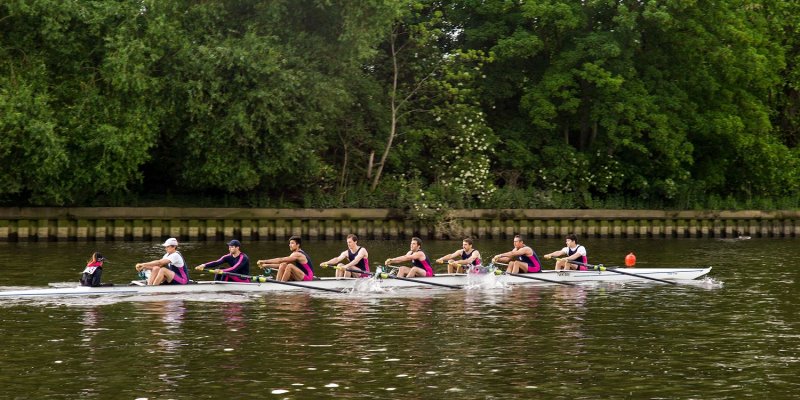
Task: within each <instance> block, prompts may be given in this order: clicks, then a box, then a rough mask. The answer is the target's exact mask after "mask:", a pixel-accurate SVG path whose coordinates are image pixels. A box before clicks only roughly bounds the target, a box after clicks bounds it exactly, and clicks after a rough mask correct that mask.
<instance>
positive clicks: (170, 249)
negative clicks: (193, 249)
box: [136, 238, 189, 285]
mask: <svg viewBox="0 0 800 400" xmlns="http://www.w3.org/2000/svg"><path fill="white" fill-rule="evenodd" d="M161 246H163V247H164V249H165V250H166V251H167V253H166V254H164V256H163V257H161V258H160V259H158V260H153V261H148V262H145V263H139V264H136V270H137V271H139V272H141V271H150V276H149V277H148V278H147V284H148V285H161V284H166V285H185V284H187V283H189V270H188V269H187V268H186V261H185V260H184V259H183V255H181V253H180V252H179V251H178V239H175V238H169V239H167V240H166V241H165V242H164V244H162V245H161Z"/></svg>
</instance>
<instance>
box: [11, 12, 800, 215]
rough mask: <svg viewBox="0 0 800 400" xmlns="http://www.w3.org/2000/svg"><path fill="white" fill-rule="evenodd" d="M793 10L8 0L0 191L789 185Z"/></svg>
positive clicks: (364, 191) (589, 192) (119, 194)
mask: <svg viewBox="0 0 800 400" xmlns="http://www.w3.org/2000/svg"><path fill="white" fill-rule="evenodd" d="M799 15H800V5H798V3H797V2H795V1H789V0H764V1H755V0H753V1H749V0H737V1H730V2H711V1H704V0H689V1H687V0H658V1H648V0H638V1H626V0H615V1H608V0H605V1H583V2H576V1H570V0H542V1H509V0H451V1H431V0H394V1H392V0H364V1H360V2H349V1H337V0H277V1H269V2H264V1H255V0H239V1H221V0H211V1H204V2H194V1H186V0H162V1H151V0H140V1H111V0H106V1H88V0H87V1H78V2H64V1H60V0H7V1H4V2H3V3H2V4H0V163H2V165H3V167H2V169H1V170H0V204H3V205H6V206H8V205H145V204H150V203H151V201H154V202H155V203H160V204H171V203H173V202H176V201H177V202H178V203H180V204H181V205H198V206H199V205H202V206H209V205H227V206H262V207H263V206H306V207H408V208H412V209H414V210H416V211H418V212H419V213H420V214H421V215H424V214H425V213H436V212H438V211H439V210H441V209H446V208H450V207H615V208H618V207H663V208H693V207H708V208H742V207H756V208H781V207H783V208H786V207H797V206H798V196H799V194H800V150H798V144H800V17H799ZM176 199H177V200H176Z"/></svg>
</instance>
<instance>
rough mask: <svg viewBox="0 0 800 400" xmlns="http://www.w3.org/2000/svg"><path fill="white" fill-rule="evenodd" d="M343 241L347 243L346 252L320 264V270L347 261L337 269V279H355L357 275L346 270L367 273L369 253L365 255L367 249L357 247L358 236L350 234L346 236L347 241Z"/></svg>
mask: <svg viewBox="0 0 800 400" xmlns="http://www.w3.org/2000/svg"><path fill="white" fill-rule="evenodd" d="M345 240H346V241H347V250H345V251H343V252H342V254H339V256H338V257H334V258H331V259H330V260H328V261H325V262H324V263H321V264H320V266H321V267H322V268H326V267H327V266H328V265H330V264H336V263H339V262H344V260H347V261H348V262H347V264H345V265H342V266H341V267H337V269H336V277H337V278H355V277H356V274H358V273H357V272H351V271H348V270H347V269H348V268H355V269H360V270H362V271H366V272H369V253H367V249H365V248H363V247H361V246H359V245H358V236H356V235H355V234H352V233H351V234H349V235H347V239H345ZM363 275H364V274H358V276H363Z"/></svg>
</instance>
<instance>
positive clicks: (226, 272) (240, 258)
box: [194, 239, 250, 282]
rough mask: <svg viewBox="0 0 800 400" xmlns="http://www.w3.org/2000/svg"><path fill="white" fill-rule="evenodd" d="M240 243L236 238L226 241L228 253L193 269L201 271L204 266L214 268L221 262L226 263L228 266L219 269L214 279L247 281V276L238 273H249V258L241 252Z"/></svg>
mask: <svg viewBox="0 0 800 400" xmlns="http://www.w3.org/2000/svg"><path fill="white" fill-rule="evenodd" d="M241 247H242V243H241V242H239V241H238V240H236V239H233V240H231V241H230V242H228V254H226V255H224V256H222V257H220V258H219V259H218V260H215V261H209V262H207V263H203V264H200V265H198V266H196V267H194V269H196V270H198V271H202V270H204V269H206V268H214V267H217V266H219V265H222V264H228V268H225V269H221V270H219V271H218V272H217V275H216V276H215V277H214V278H215V279H216V280H221V281H233V282H248V280H247V278H244V277H242V276H240V275H250V258H249V257H247V254H244V253H242V251H241V249H240V248H241Z"/></svg>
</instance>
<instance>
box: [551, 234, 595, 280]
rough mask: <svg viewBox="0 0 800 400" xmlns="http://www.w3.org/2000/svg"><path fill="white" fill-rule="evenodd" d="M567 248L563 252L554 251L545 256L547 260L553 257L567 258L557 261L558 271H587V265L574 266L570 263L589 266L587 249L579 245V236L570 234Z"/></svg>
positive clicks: (567, 239)
mask: <svg viewBox="0 0 800 400" xmlns="http://www.w3.org/2000/svg"><path fill="white" fill-rule="evenodd" d="M566 243H567V246H566V247H564V248H563V249H561V250H557V251H554V252H552V253H547V254H545V255H544V258H545V259H546V260H549V259H551V258H553V257H561V256H565V257H564V258H559V259H558V260H557V261H556V270H561V269H577V270H580V271H586V270H587V268H586V265H578V264H572V263H570V261H578V262H581V263H583V264H588V263H589V259H588V258H587V257H586V247H583V246H582V245H579V244H578V236H576V235H575V234H572V233H571V234H569V235H567V238H566Z"/></svg>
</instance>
